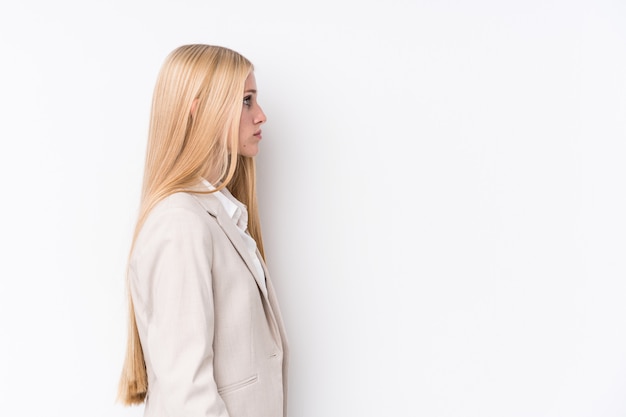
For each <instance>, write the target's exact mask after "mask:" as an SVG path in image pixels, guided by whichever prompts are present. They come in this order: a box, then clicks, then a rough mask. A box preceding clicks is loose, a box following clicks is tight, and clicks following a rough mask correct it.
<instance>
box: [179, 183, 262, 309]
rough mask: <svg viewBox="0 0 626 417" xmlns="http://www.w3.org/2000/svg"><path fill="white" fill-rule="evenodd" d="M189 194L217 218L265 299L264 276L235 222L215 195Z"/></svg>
mask: <svg viewBox="0 0 626 417" xmlns="http://www.w3.org/2000/svg"><path fill="white" fill-rule="evenodd" d="M191 195H192V196H194V197H195V198H196V200H198V202H199V203H200V205H201V206H202V207H204V209H205V210H206V211H207V213H209V214H210V215H211V216H213V217H215V219H216V220H217V224H219V225H220V227H221V228H222V230H223V231H224V233H225V234H226V236H228V239H229V240H230V241H231V243H232V244H233V246H234V247H235V249H236V250H237V252H238V253H239V256H241V258H242V259H243V260H244V262H245V263H246V266H247V267H248V269H249V270H250V272H251V273H252V276H254V280H255V281H256V283H257V286H258V287H259V289H260V290H261V292H262V293H263V295H264V296H265V298H266V299H267V298H268V294H267V289H266V288H267V285H264V281H265V277H262V276H259V274H258V272H257V269H256V268H255V266H254V262H253V260H252V258H251V255H250V253H248V249H247V247H246V243H245V242H244V241H243V239H242V237H241V235H240V234H239V233H240V232H239V229H237V226H236V225H235V223H233V219H231V218H230V216H229V215H228V213H226V211H225V210H224V208H223V207H222V203H220V201H219V200H218V199H217V197H215V196H214V195H211V194H195V193H192V194H191ZM261 264H262V265H263V269H264V270H265V265H264V263H263V262H261ZM262 280H263V281H262Z"/></svg>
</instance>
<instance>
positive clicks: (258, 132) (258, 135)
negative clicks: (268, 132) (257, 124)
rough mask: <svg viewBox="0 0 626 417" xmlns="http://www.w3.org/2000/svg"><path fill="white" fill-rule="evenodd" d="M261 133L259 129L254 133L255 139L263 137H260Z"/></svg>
mask: <svg viewBox="0 0 626 417" xmlns="http://www.w3.org/2000/svg"><path fill="white" fill-rule="evenodd" d="M261 133H262V131H261V130H260V129H259V130H257V131H256V132H254V136H256V137H257V138H259V139H261V138H262V137H263V136H262V135H261Z"/></svg>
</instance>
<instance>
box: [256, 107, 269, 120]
mask: <svg viewBox="0 0 626 417" xmlns="http://www.w3.org/2000/svg"><path fill="white" fill-rule="evenodd" d="M255 116H256V117H255V118H254V122H255V123H256V124H263V123H265V122H266V121H267V117H266V116H265V113H264V112H263V109H262V108H261V106H259V111H258V112H257V114H256V115H255Z"/></svg>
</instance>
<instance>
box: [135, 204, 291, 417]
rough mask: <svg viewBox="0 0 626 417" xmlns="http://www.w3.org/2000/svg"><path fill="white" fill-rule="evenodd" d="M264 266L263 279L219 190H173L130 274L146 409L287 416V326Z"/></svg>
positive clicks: (222, 416) (139, 245) (153, 216)
mask: <svg viewBox="0 0 626 417" xmlns="http://www.w3.org/2000/svg"><path fill="white" fill-rule="evenodd" d="M263 269H264V270H265V279H266V286H263V285H259V282H260V280H262V279H264V278H263V277H261V276H258V273H257V272H256V270H255V268H254V264H253V263H252V259H251V258H250V254H249V252H248V251H247V250H246V245H245V242H244V241H243V238H242V237H241V235H240V234H239V232H238V230H237V226H236V225H235V224H234V223H233V221H232V219H231V218H230V217H229V216H228V214H227V213H226V212H225V210H224V209H223V207H222V205H221V203H220V202H219V201H218V199H217V198H216V197H215V196H213V195H210V194H204V195H203V194H188V193H176V194H173V195H171V196H169V197H167V198H166V199H164V200H163V201H161V202H160V203H159V204H158V205H157V206H156V207H155V208H154V209H153V210H152V212H151V213H150V214H149V216H148V218H147V220H146V222H145V224H144V226H143V228H142V230H141V232H140V233H139V235H138V238H137V241H136V243H135V248H134V250H133V254H132V256H131V259H130V271H129V274H130V275H129V277H130V284H131V295H132V298H133V302H134V307H135V315H136V319H137V326H138V329H139V336H140V339H141V344H142V348H143V352H144V356H145V361H146V368H147V372H148V384H149V388H148V395H147V399H146V404H145V411H144V416H146V417H196V416H197V417H209V416H210V417H218V416H219V417H226V416H230V417H244V416H245V417H283V416H285V415H286V401H287V361H288V356H287V343H286V339H285V330H284V327H283V322H282V319H281V315H280V311H279V308H278V304H277V302H276V295H275V293H274V289H273V287H272V282H271V280H270V277H269V273H268V271H267V268H266V267H265V264H263ZM265 288H267V289H265Z"/></svg>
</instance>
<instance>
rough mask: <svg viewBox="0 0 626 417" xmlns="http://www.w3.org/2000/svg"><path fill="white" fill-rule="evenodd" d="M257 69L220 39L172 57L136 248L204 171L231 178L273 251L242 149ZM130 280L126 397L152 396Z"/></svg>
mask: <svg viewBox="0 0 626 417" xmlns="http://www.w3.org/2000/svg"><path fill="white" fill-rule="evenodd" d="M253 69H254V68H253V66H252V63H251V62H250V61H248V60H247V59H246V58H245V57H243V56H242V55H240V54H239V53H237V52H235V51H232V50H230V49H228V48H224V47H220V46H213V45H200V44H194V45H183V46H181V47H178V48H177V49H175V50H174V51H172V52H171V53H170V54H169V55H168V57H167V58H166V60H165V62H164V64H163V66H162V67H161V70H160V72H159V75H158V78H157V82H156V86H155V89H154V95H153V99H152V110H151V116H150V129H149V133H148V144H147V151H146V160H145V168H144V177H143V187H142V192H141V203H140V207H139V216H138V219H137V224H136V227H135V233H134V236H133V241H132V245H131V250H130V252H131V253H132V250H133V247H134V244H135V240H136V239H137V235H138V234H139V231H140V230H141V227H142V225H143V224H144V222H145V220H146V218H147V216H148V214H149V213H150V211H151V210H152V208H154V206H155V205H156V204H157V203H158V202H159V201H161V200H162V199H164V198H165V197H167V196H169V195H171V194H173V193H176V192H179V191H189V192H190V191H191V190H192V189H193V187H194V186H195V185H197V183H198V181H199V179H200V178H201V177H204V178H206V179H207V180H209V181H210V182H211V183H212V184H214V185H215V186H216V189H217V190H220V189H222V188H224V187H226V186H228V189H229V191H230V192H231V193H232V194H233V195H234V196H235V198H237V199H238V200H239V201H241V202H242V203H243V204H245V205H246V206H247V208H248V229H249V232H250V234H251V235H252V237H253V238H254V239H255V241H256V242H257V245H258V248H259V251H260V252H261V255H262V256H263V257H264V256H265V255H264V250H263V241H262V238H261V226H260V221H259V214H258V206H257V199H256V171H255V164H254V159H253V158H250V157H244V156H241V155H237V152H236V149H237V148H238V142H239V120H240V117H241V110H242V100H243V91H244V84H245V80H246V78H247V77H248V75H249V74H250V72H252V71H253ZM192 107H193V110H192ZM192 113H193V115H192ZM231 150H233V151H232V152H231ZM193 192H198V191H193ZM126 280H127V293H128V305H129V316H128V340H127V348H126V357H125V360H124V367H123V369H122V375H121V377H120V382H119V388H118V400H119V401H120V402H121V403H123V404H124V405H132V404H140V403H142V402H143V401H144V400H145V397H146V393H147V391H148V377H147V373H146V364H145V360H144V356H143V350H142V347H141V341H140V340H139V333H138V331H137V323H136V321H135V311H134V307H133V300H132V296H131V293H130V289H129V288H128V277H127V279H126Z"/></svg>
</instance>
